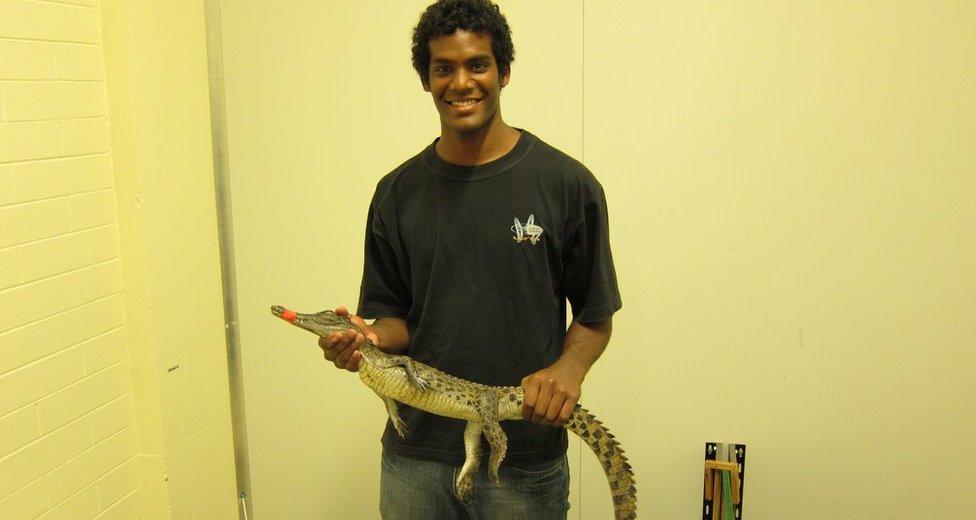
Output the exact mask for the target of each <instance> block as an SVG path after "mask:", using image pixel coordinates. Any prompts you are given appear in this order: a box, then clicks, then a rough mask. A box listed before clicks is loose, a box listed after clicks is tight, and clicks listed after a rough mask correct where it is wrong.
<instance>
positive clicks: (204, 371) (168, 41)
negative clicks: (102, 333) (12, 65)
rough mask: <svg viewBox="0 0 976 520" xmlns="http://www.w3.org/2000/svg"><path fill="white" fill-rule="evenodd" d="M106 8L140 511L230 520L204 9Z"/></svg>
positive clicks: (184, 5)
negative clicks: (141, 493) (142, 505)
mask: <svg viewBox="0 0 976 520" xmlns="http://www.w3.org/2000/svg"><path fill="white" fill-rule="evenodd" d="M101 14H102V23H103V26H102V35H103V36H102V37H103V39H104V42H105V60H106V71H107V87H108V88H107V90H108V99H109V105H110V118H111V138H112V147H113V159H114V166H115V178H116V186H117V200H118V213H119V235H120V240H121V244H122V276H123V285H124V287H125V292H126V300H125V306H126V316H127V319H128V320H129V321H128V330H129V339H130V345H129V352H130V359H131V360H132V365H133V376H134V381H135V396H136V413H137V419H138V426H139V448H140V463H141V469H142V477H141V478H142V485H143V488H144V490H145V497H144V503H145V515H146V517H148V518H160V519H169V518H173V519H196V518H236V517H237V494H238V493H237V490H236V484H235V474H234V451H233V440H232V436H231V424H230V405H229V389H228V380H227V354H226V352H227V351H226V345H225V341H224V324H223V312H222V303H223V298H222V295H221V287H220V283H221V282H220V260H219V249H218V243H217V218H216V210H215V194H214V175H213V156H212V151H211V139H210V128H211V124H210V118H209V106H210V100H209V82H208V77H207V50H206V32H205V28H206V26H205V20H204V10H203V5H202V3H200V2H196V1H189V0H187V1H178V2H177V1H171V2H166V3H160V2H151V1H126V2H123V1H122V0H103V2H102V4H101Z"/></svg>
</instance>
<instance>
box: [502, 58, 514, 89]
mask: <svg viewBox="0 0 976 520" xmlns="http://www.w3.org/2000/svg"><path fill="white" fill-rule="evenodd" d="M511 78H512V65H511V64H509V66H508V67H505V73H504V74H502V78H501V84H502V87H505V86H507V85H508V80H509V79H511Z"/></svg>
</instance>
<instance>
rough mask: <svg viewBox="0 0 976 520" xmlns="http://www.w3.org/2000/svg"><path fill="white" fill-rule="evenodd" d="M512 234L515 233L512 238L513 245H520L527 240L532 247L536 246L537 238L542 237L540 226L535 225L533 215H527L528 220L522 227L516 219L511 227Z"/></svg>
mask: <svg viewBox="0 0 976 520" xmlns="http://www.w3.org/2000/svg"><path fill="white" fill-rule="evenodd" d="M512 233H515V236H514V237H512V240H514V241H515V243H517V244H521V243H522V242H525V241H526V240H528V241H529V243H531V244H532V245H536V244H537V243H538V242H539V237H541V236H542V226H539V225H537V224H536V223H535V215H534V214H533V215H529V218H528V219H527V220H526V221H525V224H524V225H523V224H522V223H521V222H519V219H518V217H516V218H515V225H513V226H512Z"/></svg>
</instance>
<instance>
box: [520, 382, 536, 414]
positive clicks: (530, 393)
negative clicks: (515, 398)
mask: <svg viewBox="0 0 976 520" xmlns="http://www.w3.org/2000/svg"><path fill="white" fill-rule="evenodd" d="M522 386H523V387H524V388H525V395H524V396H523V397H522V418H523V419H525V420H526V421H531V420H532V411H533V410H535V401H536V399H537V397H538V396H539V385H538V384H537V383H534V382H532V381H523V382H522Z"/></svg>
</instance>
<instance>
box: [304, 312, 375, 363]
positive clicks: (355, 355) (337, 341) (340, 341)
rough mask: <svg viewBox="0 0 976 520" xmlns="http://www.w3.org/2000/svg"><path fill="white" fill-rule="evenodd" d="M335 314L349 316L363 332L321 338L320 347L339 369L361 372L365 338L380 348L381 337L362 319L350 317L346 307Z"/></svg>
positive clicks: (333, 334) (353, 331) (350, 332)
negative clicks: (361, 350) (362, 347)
mask: <svg viewBox="0 0 976 520" xmlns="http://www.w3.org/2000/svg"><path fill="white" fill-rule="evenodd" d="M335 312H336V314H338V315H339V316H349V320H350V321H352V324H353V325H355V326H356V327H358V328H359V330H360V331H361V332H356V331H355V330H351V329H350V330H348V331H346V332H345V333H339V332H333V333H332V334H329V335H328V336H327V337H321V338H319V347H321V348H322V352H323V353H324V354H325V359H327V360H329V361H331V362H332V363H334V364H335V366H336V367H337V368H341V369H343V370H348V371H350V372H357V371H359V362H360V361H361V360H362V359H363V354H362V353H361V352H359V347H360V346H362V344H363V341H364V338H369V339H370V341H372V342H373V344H374V345H376V346H379V344H380V339H379V336H377V335H376V332H374V331H373V329H372V328H371V327H370V326H369V325H366V322H365V321H363V319H362V318H360V317H359V316H355V315H350V314H349V310H348V309H346V308H345V307H337V308H336V310H335Z"/></svg>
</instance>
